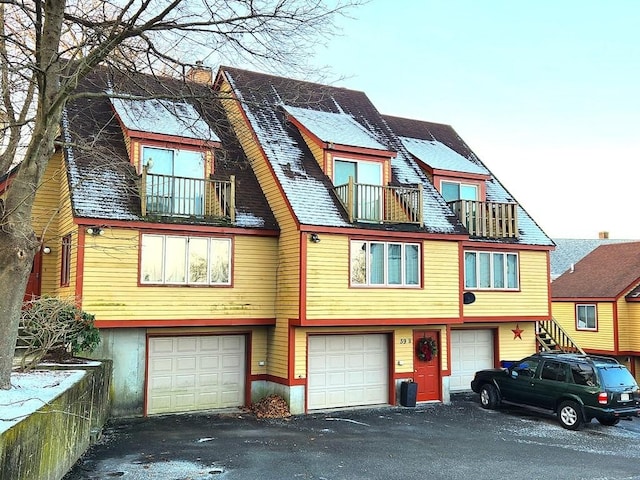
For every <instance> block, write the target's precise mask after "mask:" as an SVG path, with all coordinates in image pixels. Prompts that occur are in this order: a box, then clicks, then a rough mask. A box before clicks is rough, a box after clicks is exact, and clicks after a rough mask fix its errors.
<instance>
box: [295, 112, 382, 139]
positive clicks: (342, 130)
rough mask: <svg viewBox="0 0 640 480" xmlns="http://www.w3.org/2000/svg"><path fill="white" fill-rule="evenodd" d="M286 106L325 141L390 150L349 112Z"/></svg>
mask: <svg viewBox="0 0 640 480" xmlns="http://www.w3.org/2000/svg"><path fill="white" fill-rule="evenodd" d="M284 108H285V110H286V111H287V112H289V113H290V114H291V115H293V116H294V117H295V118H296V119H297V120H298V121H299V122H300V123H302V124H303V125H304V126H305V127H306V128H308V129H309V131H310V132H311V133H313V134H314V135H315V136H316V137H318V138H319V139H320V140H322V141H323V142H326V143H337V144H339V145H349V146H351V147H362V148H373V149H376V150H388V149H387V147H386V146H384V145H383V144H381V143H380V142H378V141H377V140H376V139H375V138H373V136H372V135H371V134H370V133H369V132H368V131H367V130H366V129H365V128H364V127H363V126H362V125H360V124H359V123H358V122H357V121H356V120H355V119H354V118H353V117H352V116H351V115H349V114H346V113H344V112H340V113H332V112H323V111H320V110H311V109H308V108H300V107H292V106H290V105H285V107H284Z"/></svg>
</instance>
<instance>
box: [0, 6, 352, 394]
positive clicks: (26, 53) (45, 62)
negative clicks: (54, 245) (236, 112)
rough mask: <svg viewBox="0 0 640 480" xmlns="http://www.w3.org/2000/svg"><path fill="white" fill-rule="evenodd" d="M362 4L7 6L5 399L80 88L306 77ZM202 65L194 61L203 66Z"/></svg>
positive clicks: (1, 354) (2, 38)
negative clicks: (221, 72) (296, 72)
mask: <svg viewBox="0 0 640 480" xmlns="http://www.w3.org/2000/svg"><path fill="white" fill-rule="evenodd" d="M359 3H361V1H360V0H333V1H332V0H122V1H121V0H111V1H106V2H105V1H97V0H47V1H46V2H44V1H42V0H22V1H21V0H2V2H0V62H1V63H0V92H1V99H0V149H1V151H0V181H1V180H2V179H3V176H4V179H5V180H6V178H7V177H6V175H5V172H8V171H9V170H10V169H12V170H11V176H10V182H8V186H7V187H6V189H5V192H4V194H2V198H1V199H0V389H8V388H10V386H11V384H10V375H11V368H12V358H13V351H14V348H15V343H16V338H17V332H18V324H19V318H20V310H21V307H22V302H23V296H24V292H25V289H26V284H27V281H28V277H29V272H30V270H31V265H32V262H33V259H34V256H35V253H36V252H37V250H38V249H39V248H40V244H39V241H38V237H39V234H40V233H41V232H34V229H33V226H32V221H31V217H32V208H33V204H34V198H35V194H36V192H37V189H38V186H39V185H40V183H41V181H42V178H43V174H44V171H45V168H46V166H47V163H48V161H49V159H50V158H51V157H52V155H53V154H54V152H55V149H56V148H57V147H59V146H60V143H59V128H60V123H61V119H62V116H63V112H64V109H65V106H66V104H67V102H68V101H70V100H71V99H73V96H74V95H75V90H74V89H75V87H76V86H77V85H78V83H79V82H81V81H82V79H83V78H85V77H86V76H87V75H88V74H90V72H91V71H92V70H93V69H94V68H96V67H97V66H98V65H100V64H107V65H109V66H110V67H111V68H113V69H115V70H118V71H119V72H125V73H126V72H136V71H144V72H163V73H165V74H167V73H170V72H175V73H182V72H183V71H184V69H185V67H186V66H187V65H188V64H193V63H195V61H196V60H206V61H208V62H209V63H211V62H212V61H221V60H223V61H225V62H227V61H228V63H230V64H234V65H235V66H246V65H247V64H251V65H254V66H255V65H256V64H263V65H265V64H266V65H268V66H271V67H273V66H274V65H278V64H279V65H286V66H287V67H289V70H288V72H291V68H294V67H299V68H300V67H302V68H304V59H305V58H307V56H308V54H309V53H310V49H311V47H313V46H314V44H315V43H317V42H318V41H321V40H322V39H323V38H329V35H331V34H332V33H333V32H334V25H335V23H334V21H335V19H336V16H337V15H341V14H343V13H345V12H346V10H347V9H348V8H351V7H353V6H355V5H357V4H359ZM194 57H195V58H194Z"/></svg>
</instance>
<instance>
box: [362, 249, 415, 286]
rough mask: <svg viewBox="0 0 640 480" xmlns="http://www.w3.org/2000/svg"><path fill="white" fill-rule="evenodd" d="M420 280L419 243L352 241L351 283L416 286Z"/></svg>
mask: <svg viewBox="0 0 640 480" xmlns="http://www.w3.org/2000/svg"><path fill="white" fill-rule="evenodd" d="M419 283H420V246H419V245H418V244H416V243H387V242H367V241H364V240H353V241H352V242H351V285H354V286H381V287H407V286H408V287H417V286H419Z"/></svg>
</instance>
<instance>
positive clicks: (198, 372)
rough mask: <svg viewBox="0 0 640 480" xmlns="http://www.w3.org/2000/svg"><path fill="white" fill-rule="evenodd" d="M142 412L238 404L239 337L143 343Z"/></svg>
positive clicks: (242, 367) (242, 351)
mask: <svg viewBox="0 0 640 480" xmlns="http://www.w3.org/2000/svg"><path fill="white" fill-rule="evenodd" d="M148 362H149V365H148V381H147V413H149V414H153V413H174V412H189V411H195V410H207V409H211V408H226V407H237V406H240V405H244V388H245V387H244V385H245V338H244V336H242V335H215V336H214V335H206V336H205V335H203V336H189V337H186V336H185V337H181V336H178V337H151V338H149V360H148Z"/></svg>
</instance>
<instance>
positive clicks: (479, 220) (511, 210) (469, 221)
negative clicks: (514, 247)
mask: <svg viewBox="0 0 640 480" xmlns="http://www.w3.org/2000/svg"><path fill="white" fill-rule="evenodd" d="M447 203H448V204H449V206H450V207H451V210H453V211H454V212H455V214H456V215H457V216H458V218H459V219H460V221H461V222H462V224H463V225H464V226H465V227H466V228H467V230H468V232H469V235H470V236H472V237H483V238H517V237H518V204H516V203H498V202H478V201H474V200H456V201H453V202H447Z"/></svg>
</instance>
